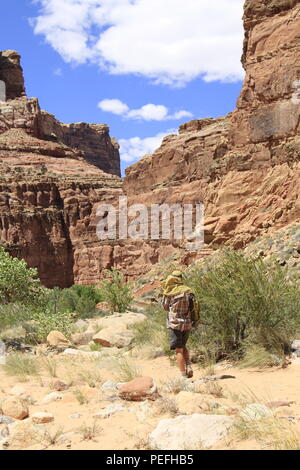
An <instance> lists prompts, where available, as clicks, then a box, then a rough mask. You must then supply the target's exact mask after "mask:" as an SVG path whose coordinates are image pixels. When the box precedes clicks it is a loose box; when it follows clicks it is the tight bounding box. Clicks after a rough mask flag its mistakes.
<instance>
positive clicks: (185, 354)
mask: <svg viewBox="0 0 300 470" xmlns="http://www.w3.org/2000/svg"><path fill="white" fill-rule="evenodd" d="M183 356H184V360H185V362H186V364H190V363H191V361H190V353H189V350H188V348H187V347H186V346H185V347H184V348H183Z"/></svg>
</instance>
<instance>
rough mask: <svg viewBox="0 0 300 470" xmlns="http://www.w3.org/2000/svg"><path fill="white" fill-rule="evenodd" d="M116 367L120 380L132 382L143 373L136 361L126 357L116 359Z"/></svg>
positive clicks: (116, 373)
mask: <svg viewBox="0 0 300 470" xmlns="http://www.w3.org/2000/svg"><path fill="white" fill-rule="evenodd" d="M114 369H115V375H116V377H117V380H118V381H119V382H130V381H131V380H133V379H135V378H136V377H139V376H140V375H141V374H140V372H139V370H138V368H137V367H136V365H135V364H134V362H131V361H128V359H126V358H125V357H122V358H119V359H117V360H116V361H115V364H114Z"/></svg>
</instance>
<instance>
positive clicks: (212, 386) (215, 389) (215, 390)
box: [203, 382, 224, 398]
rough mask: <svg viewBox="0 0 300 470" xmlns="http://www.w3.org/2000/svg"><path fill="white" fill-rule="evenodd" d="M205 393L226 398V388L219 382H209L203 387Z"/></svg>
mask: <svg viewBox="0 0 300 470" xmlns="http://www.w3.org/2000/svg"><path fill="white" fill-rule="evenodd" d="M203 393H206V394H207V395H212V396H213V397H215V398H224V390H223V388H222V387H221V385H220V384H219V383H218V382H208V383H207V384H206V385H205V387H204V388H203Z"/></svg>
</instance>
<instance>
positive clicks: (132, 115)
mask: <svg viewBox="0 0 300 470" xmlns="http://www.w3.org/2000/svg"><path fill="white" fill-rule="evenodd" d="M98 108H100V109H101V110H102V111H105V112H109V113H113V114H117V115H119V116H123V117H125V118H127V119H137V120H142V121H167V120H171V119H174V120H180V119H182V118H191V117H192V116H193V114H192V113H190V112H189V111H185V110H182V111H177V112H176V113H174V114H170V113H169V109H168V108H167V107H166V106H164V105H162V104H158V105H156V104H151V103H149V104H145V105H144V106H142V107H141V108H139V109H130V108H129V106H128V105H127V104H126V103H123V102H122V101H120V100H118V99H112V100H110V99H105V100H102V101H100V103H98Z"/></svg>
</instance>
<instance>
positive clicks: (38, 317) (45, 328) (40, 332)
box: [27, 308, 73, 344]
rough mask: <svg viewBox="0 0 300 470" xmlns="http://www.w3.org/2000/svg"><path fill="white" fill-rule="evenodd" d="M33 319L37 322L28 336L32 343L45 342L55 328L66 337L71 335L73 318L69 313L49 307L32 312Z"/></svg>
mask: <svg viewBox="0 0 300 470" xmlns="http://www.w3.org/2000/svg"><path fill="white" fill-rule="evenodd" d="M32 319H33V320H34V322H35V324H34V327H33V328H32V331H31V333H29V334H28V336H27V341H28V342H30V343H32V344H34V343H43V342H45V341H46V339H47V336H48V334H49V333H50V332H51V331H53V330H58V331H60V332H61V333H63V334H64V335H65V336H66V337H68V336H69V335H70V332H71V325H72V322H73V320H72V318H71V317H70V314H69V313H65V312H60V311H55V310H51V309H49V308H47V309H45V310H39V311H35V312H32Z"/></svg>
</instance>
